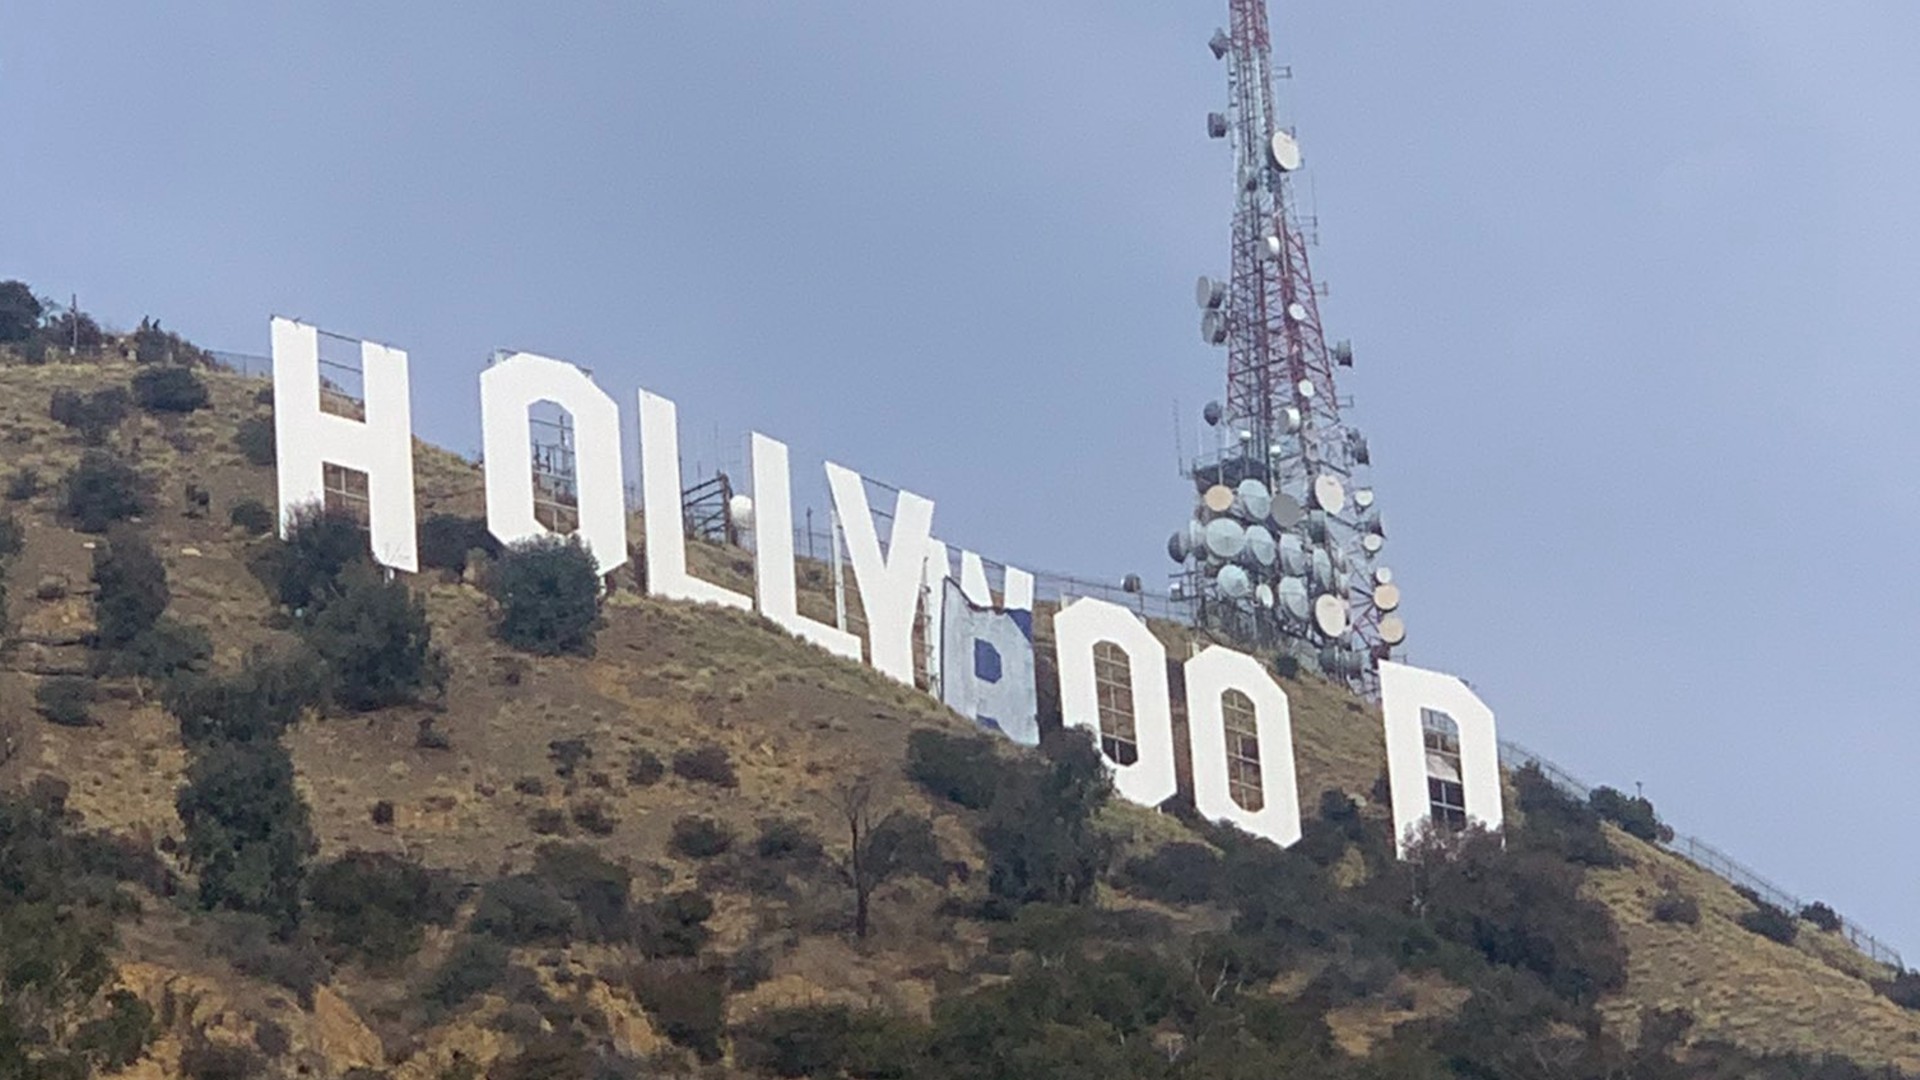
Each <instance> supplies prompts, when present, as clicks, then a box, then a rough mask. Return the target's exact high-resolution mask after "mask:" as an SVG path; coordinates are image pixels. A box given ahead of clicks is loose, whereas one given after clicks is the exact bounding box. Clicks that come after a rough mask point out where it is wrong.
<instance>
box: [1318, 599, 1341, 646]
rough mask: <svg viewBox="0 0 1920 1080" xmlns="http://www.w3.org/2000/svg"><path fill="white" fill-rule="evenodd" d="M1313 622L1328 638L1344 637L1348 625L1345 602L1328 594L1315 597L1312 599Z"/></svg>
mask: <svg viewBox="0 0 1920 1080" xmlns="http://www.w3.org/2000/svg"><path fill="white" fill-rule="evenodd" d="M1313 624H1314V625H1315V626H1317V627H1319V628H1320V632H1321V633H1323V634H1325V635H1327V636H1328V637H1330V638H1341V637H1345V636H1346V634H1347V625H1348V624H1347V602H1346V601H1345V600H1342V599H1341V598H1339V597H1337V596H1333V595H1330V594H1329V595H1326V596H1320V597H1316V598H1315V599H1314V601H1313Z"/></svg>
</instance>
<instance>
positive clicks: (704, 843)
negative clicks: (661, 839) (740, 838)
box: [668, 814, 734, 859]
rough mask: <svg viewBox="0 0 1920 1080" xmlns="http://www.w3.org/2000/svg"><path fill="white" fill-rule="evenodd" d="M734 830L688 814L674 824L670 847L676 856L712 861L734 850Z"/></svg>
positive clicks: (705, 818) (669, 842) (708, 818)
mask: <svg viewBox="0 0 1920 1080" xmlns="http://www.w3.org/2000/svg"><path fill="white" fill-rule="evenodd" d="M733 839H734V837H733V830H732V829H729V828H727V827H726V826H725V825H724V824H722V823H720V822H718V821H715V820H713V819H712V818H710V817H700V816H698V815H695V814H687V815H685V816H683V817H681V818H679V819H678V820H676V821H674V823H673V835H672V837H671V839H670V840H669V841H668V845H669V846H670V847H672V848H673V851H674V853H675V854H676V855H683V856H685V857H687V858H689V859H712V858H715V857H718V856H721V855H725V854H726V853H727V852H728V851H731V850H732V849H733Z"/></svg>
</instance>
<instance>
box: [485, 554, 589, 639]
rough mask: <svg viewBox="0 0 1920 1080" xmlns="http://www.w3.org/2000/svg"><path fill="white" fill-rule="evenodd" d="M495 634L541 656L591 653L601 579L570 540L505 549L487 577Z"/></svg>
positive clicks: (586, 555)
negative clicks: (495, 609)
mask: <svg viewBox="0 0 1920 1080" xmlns="http://www.w3.org/2000/svg"><path fill="white" fill-rule="evenodd" d="M487 588H488V591H489V592H490V593H491V594H492V595H493V599H494V602H495V603H496V604H497V605H498V607H499V612H498V615H497V618H496V620H495V624H494V632H495V633H496V634H498V635H499V637H500V640H501V641H504V642H506V643H507V644H508V645H511V646H513V647H514V648H516V649H521V650H523V651H526V652H530V653H534V654H536V655H540V656H557V655H560V654H562V653H574V654H579V655H590V654H591V653H592V652H593V638H594V634H595V633H596V632H597V631H598V630H599V628H600V577H599V575H598V574H597V573H595V572H594V563H593V556H591V555H589V554H588V553H587V550H586V548H584V547H582V546H580V542H579V541H578V540H577V539H574V538H571V537H569V538H567V539H564V540H563V539H560V538H558V537H551V536H548V537H540V538H537V539H533V540H527V541H523V542H521V543H518V544H514V545H513V546H511V547H509V548H507V549H506V551H505V552H504V553H502V555H501V556H500V559H499V561H498V562H497V563H495V564H494V566H493V568H492V570H491V571H490V572H489V573H488V575H487Z"/></svg>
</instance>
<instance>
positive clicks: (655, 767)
mask: <svg viewBox="0 0 1920 1080" xmlns="http://www.w3.org/2000/svg"><path fill="white" fill-rule="evenodd" d="M666 774H667V766H666V763H665V762H663V761H661V760H660V755H659V754H656V753H654V752H653V751H651V750H644V749H643V750H635V751H634V752H633V756H631V757H629V758H627V784H628V786H630V787H652V786H653V785H655V784H657V783H659V782H660V778H661V777H663V776H665V775H666Z"/></svg>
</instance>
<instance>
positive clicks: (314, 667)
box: [160, 649, 327, 747]
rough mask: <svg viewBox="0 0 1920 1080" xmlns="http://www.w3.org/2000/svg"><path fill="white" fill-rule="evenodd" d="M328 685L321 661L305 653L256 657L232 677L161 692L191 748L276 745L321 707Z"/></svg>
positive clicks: (175, 683)
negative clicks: (219, 744)
mask: <svg viewBox="0 0 1920 1080" xmlns="http://www.w3.org/2000/svg"><path fill="white" fill-rule="evenodd" d="M326 686H327V684H326V675H325V671H324V669H323V668H322V667H321V665H320V662H319V660H318V659H317V658H315V657H314V656H313V655H312V654H311V653H309V652H307V651H305V650H301V649H293V650H288V651H286V652H282V653H278V654H269V653H264V652H256V653H254V654H253V655H251V656H249V657H248V658H247V660H246V662H245V663H244V664H243V665H242V666H241V668H240V670H239V671H238V672H236V673H234V674H232V675H226V676H211V675H187V676H183V677H181V678H178V679H174V680H172V681H171V682H169V683H167V684H166V685H165V686H164V687H162V688H161V695H160V700H161V704H163V705H165V706H166V709H167V711H168V712H169V713H172V714H173V716H174V718H175V719H176V720H178V721H180V735H181V737H182V738H183V739H185V740H186V742H187V745H188V746H190V747H195V746H200V745H204V744H207V743H213V742H256V741H271V740H273V739H277V738H279V737H280V733H281V732H282V731H285V730H286V729H287V728H289V727H291V726H292V725H293V723H294V722H295V721H296V720H298V719H299V718H300V714H301V713H302V712H304V711H306V710H307V709H309V708H311V707H313V706H315V705H318V704H319V703H320V701H321V700H322V699H323V698H324V697H325V694H326Z"/></svg>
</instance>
